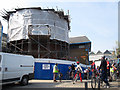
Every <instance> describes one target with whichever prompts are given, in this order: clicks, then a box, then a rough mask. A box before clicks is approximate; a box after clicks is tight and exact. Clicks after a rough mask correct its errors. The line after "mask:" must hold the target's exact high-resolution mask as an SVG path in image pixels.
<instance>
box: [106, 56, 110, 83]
mask: <svg viewBox="0 0 120 90" xmlns="http://www.w3.org/2000/svg"><path fill="white" fill-rule="evenodd" d="M105 60H106V62H107V76H108V79H109V81H110V79H111V78H110V63H109V61H108V58H106V59H105Z"/></svg>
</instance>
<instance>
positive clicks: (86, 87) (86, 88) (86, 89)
mask: <svg viewBox="0 0 120 90" xmlns="http://www.w3.org/2000/svg"><path fill="white" fill-rule="evenodd" d="M85 90H88V85H87V82H85Z"/></svg>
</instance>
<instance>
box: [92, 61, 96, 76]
mask: <svg viewBox="0 0 120 90" xmlns="http://www.w3.org/2000/svg"><path fill="white" fill-rule="evenodd" d="M91 71H92V77H94V76H95V75H96V66H95V62H94V61H92V64H91Z"/></svg>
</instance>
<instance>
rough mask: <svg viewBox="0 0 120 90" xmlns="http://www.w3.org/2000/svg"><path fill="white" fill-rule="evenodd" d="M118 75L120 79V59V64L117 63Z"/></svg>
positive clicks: (119, 62)
mask: <svg viewBox="0 0 120 90" xmlns="http://www.w3.org/2000/svg"><path fill="white" fill-rule="evenodd" d="M117 73H118V78H119V79H120V59H118V63H117Z"/></svg>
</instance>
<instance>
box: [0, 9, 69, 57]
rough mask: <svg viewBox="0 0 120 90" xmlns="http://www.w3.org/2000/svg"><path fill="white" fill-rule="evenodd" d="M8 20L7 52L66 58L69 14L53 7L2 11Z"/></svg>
mask: <svg viewBox="0 0 120 90" xmlns="http://www.w3.org/2000/svg"><path fill="white" fill-rule="evenodd" d="M2 17H3V18H4V19H6V20H8V22H9V29H8V43H7V52H9V53H15V54H23V55H33V56H34V57H35V58H53V59H69V37H68V32H69V30H70V26H69V23H70V21H69V15H64V12H63V11H55V10H54V9H41V8H40V7H36V8H35V7H34V8H18V9H15V11H9V12H7V11H5V13H4V15H3V16H2Z"/></svg>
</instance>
